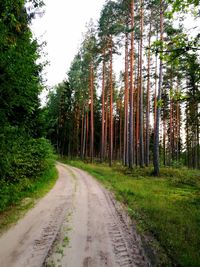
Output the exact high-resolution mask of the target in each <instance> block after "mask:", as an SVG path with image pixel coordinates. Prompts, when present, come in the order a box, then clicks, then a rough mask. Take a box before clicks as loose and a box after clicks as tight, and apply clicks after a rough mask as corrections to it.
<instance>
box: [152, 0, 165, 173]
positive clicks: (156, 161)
mask: <svg viewBox="0 0 200 267" xmlns="http://www.w3.org/2000/svg"><path fill="white" fill-rule="evenodd" d="M163 20H164V17H163V0H160V41H161V43H162V42H163ZM162 82H163V60H162V52H160V66H159V86H158V98H157V100H158V105H157V116H156V132H155V135H156V136H155V143H154V161H153V163H154V175H155V176H159V174H160V165H159V130H160V127H159V123H160V100H161V92H162Z"/></svg>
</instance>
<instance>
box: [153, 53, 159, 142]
mask: <svg viewBox="0 0 200 267" xmlns="http://www.w3.org/2000/svg"><path fill="white" fill-rule="evenodd" d="M157 68H158V56H157V53H156V59H155V87H154V127H153V129H154V142H155V138H156V115H157V114H156V112H157V82H158V79H157V72H158V71H157Z"/></svg>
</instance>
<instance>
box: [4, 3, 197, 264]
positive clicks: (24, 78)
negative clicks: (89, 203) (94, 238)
mask: <svg viewBox="0 0 200 267" xmlns="http://www.w3.org/2000/svg"><path fill="white" fill-rule="evenodd" d="M43 7H44V3H43V1H40V0H29V1H25V0H4V1H0V234H1V231H2V229H4V228H5V226H6V227H7V225H10V223H12V221H16V220H17V219H16V218H18V217H17V214H18V213H19V209H20V208H19V207H21V209H22V210H26V209H29V208H30V207H32V206H33V205H34V204H33V202H34V201H35V200H32V199H37V198H39V197H41V196H44V195H45V194H46V193H47V191H49V190H50V189H51V188H52V187H53V186H54V184H55V182H56V180H57V179H58V176H59V175H58V172H57V171H56V167H55V165H56V163H55V160H56V159H57V160H58V161H59V162H63V163H66V164H68V165H72V166H75V167H77V168H80V169H83V170H85V171H87V172H88V173H90V174H91V175H93V176H94V177H96V178H97V179H98V180H99V181H100V182H101V183H102V184H104V186H105V187H106V188H108V189H109V190H111V191H112V192H114V194H115V196H116V198H117V200H119V201H121V202H122V203H123V204H124V205H125V207H126V209H127V212H128V214H129V216H130V217H131V219H133V220H135V221H136V223H137V227H138V229H139V232H141V233H144V234H146V233H147V234H148V235H150V236H153V238H152V240H153V239H155V240H156V241H155V240H154V241H155V242H156V243H154V241H152V240H150V241H148V242H149V244H148V246H150V247H153V248H154V249H155V251H156V252H155V253H156V254H158V258H159V259H157V260H156V261H157V262H158V263H156V264H157V265H156V264H155V265H153V266H185V267H187V266H200V255H199V247H200V245H199V244H200V228H199V222H200V213H199V204H200V195H199V189H200V172H199V169H200V33H199V32H198V27H197V26H196V25H197V23H198V21H199V7H200V5H199V0H182V1H180V0H174V1H173V0H107V1H106V2H105V5H104V6H103V7H102V9H101V13H100V17H99V20H98V22H93V21H92V20H91V21H90V22H89V23H88V24H87V27H86V32H85V33H84V35H83V40H82V42H81V45H80V47H79V49H78V51H77V53H76V55H75V56H74V59H73V61H72V62H71V65H70V68H69V69H68V70H67V69H66V78H65V79H64V80H63V81H61V82H60V83H59V84H58V85H56V86H54V87H53V88H51V90H50V92H49V95H48V97H47V101H46V105H45V106H42V105H41V100H40V96H41V93H42V92H43V90H44V88H45V81H44V77H43V69H44V67H45V65H46V64H47V63H46V62H45V61H43V60H41V58H42V56H41V55H42V52H43V49H44V46H45V42H44V43H39V42H38V40H37V39H36V38H34V35H33V33H32V31H31V27H30V25H31V22H32V21H33V20H34V19H35V18H36V17H37V16H40V14H41V13H42V12H43ZM63 34H65V33H63ZM69 42H70V36H69ZM24 199H28V202H27V204H26V205H25V207H24V206H21V203H22V201H23V200H24ZM29 201H31V202H29ZM14 210H15V211H14ZM10 211H11V214H13V212H15V213H14V214H15V216H13V215H12V216H10V215H9V214H10V213H9V212H10ZM20 216H21V215H20ZM14 217H15V218H14ZM157 242H158V243H157ZM0 260H1V259H0ZM0 265H1V264H0Z"/></svg>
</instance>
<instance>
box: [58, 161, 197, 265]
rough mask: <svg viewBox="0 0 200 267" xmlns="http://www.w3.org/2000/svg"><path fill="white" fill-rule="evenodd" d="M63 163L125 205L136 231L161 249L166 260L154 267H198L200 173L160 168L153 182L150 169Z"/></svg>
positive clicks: (160, 259)
mask: <svg viewBox="0 0 200 267" xmlns="http://www.w3.org/2000/svg"><path fill="white" fill-rule="evenodd" d="M62 162H64V163H67V164H70V165H73V166H75V167H78V168H81V169H83V170H85V171H87V172H89V173H90V174H92V175H93V176H94V177H96V178H97V179H98V180H100V181H101V182H102V183H103V184H104V185H105V186H106V187H107V188H108V189H110V190H112V191H113V192H114V193H115V195H116V198H117V199H118V200H120V201H121V202H123V203H125V204H126V206H127V210H128V212H129V214H130V216H131V217H132V218H133V219H134V220H136V222H137V227H138V230H139V231H140V232H141V233H143V234H146V233H151V235H152V236H153V237H154V238H155V239H156V240H157V241H158V243H159V246H160V247H162V248H163V249H164V251H165V253H166V255H167V258H165V257H164V256H163V255H162V256H160V258H159V262H158V263H157V266H184V267H188V266H193V267H197V266H200V173H199V171H195V170H188V169H171V168H162V169H161V176H160V177H159V178H156V177H153V176H152V175H151V173H152V169H151V168H143V169H140V168H135V169H134V170H132V171H130V170H128V169H127V168H124V167H122V166H121V165H120V164H115V165H114V166H113V167H112V168H110V167H108V166H107V165H105V164H86V163H83V162H82V161H73V160H62ZM151 245H152V246H153V245H155V244H154V243H152V244H151ZM156 246H157V245H156ZM156 250H157V251H159V248H156ZM169 259H170V260H169Z"/></svg>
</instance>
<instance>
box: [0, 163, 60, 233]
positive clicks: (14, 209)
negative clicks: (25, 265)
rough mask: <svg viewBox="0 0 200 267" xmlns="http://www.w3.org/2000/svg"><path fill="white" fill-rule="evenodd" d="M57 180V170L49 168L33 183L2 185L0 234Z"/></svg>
mask: <svg viewBox="0 0 200 267" xmlns="http://www.w3.org/2000/svg"><path fill="white" fill-rule="evenodd" d="M57 178H58V173H57V170H56V168H55V166H51V167H50V168H49V169H47V170H46V171H45V172H44V173H43V175H42V176H41V177H39V178H38V179H36V180H34V181H33V180H32V181H31V180H28V179H27V180H26V179H23V180H22V182H21V183H18V184H10V185H9V184H7V185H5V184H4V185H3V187H1V199H3V200H4V202H5V203H4V204H1V210H0V234H2V233H3V232H4V231H5V230H6V229H8V228H9V227H10V225H11V224H13V223H15V222H17V221H18V220H19V219H20V218H21V217H22V216H23V215H24V214H25V213H26V212H27V211H28V210H29V209H30V208H31V207H33V206H34V204H35V201H36V200H37V199H38V198H41V197H43V196H44V195H45V194H46V193H47V192H49V191H50V189H52V187H53V186H54V184H55V182H56V180H57Z"/></svg>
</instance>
